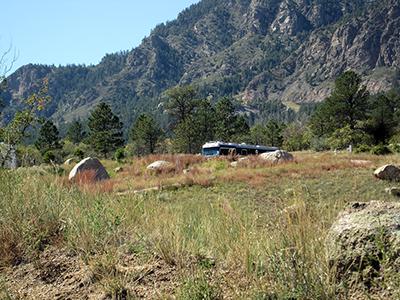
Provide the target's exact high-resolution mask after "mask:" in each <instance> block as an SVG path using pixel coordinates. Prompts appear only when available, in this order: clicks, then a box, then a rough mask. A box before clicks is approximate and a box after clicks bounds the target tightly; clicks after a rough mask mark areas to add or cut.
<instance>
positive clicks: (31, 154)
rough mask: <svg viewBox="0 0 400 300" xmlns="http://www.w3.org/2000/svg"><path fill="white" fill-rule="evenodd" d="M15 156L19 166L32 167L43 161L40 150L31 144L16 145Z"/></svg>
mask: <svg viewBox="0 0 400 300" xmlns="http://www.w3.org/2000/svg"><path fill="white" fill-rule="evenodd" d="M17 156H18V159H19V163H20V165H21V167H32V166H35V165H40V164H41V163H43V157H42V155H41V154H40V151H39V150H38V149H36V148H35V147H33V146H18V148H17Z"/></svg>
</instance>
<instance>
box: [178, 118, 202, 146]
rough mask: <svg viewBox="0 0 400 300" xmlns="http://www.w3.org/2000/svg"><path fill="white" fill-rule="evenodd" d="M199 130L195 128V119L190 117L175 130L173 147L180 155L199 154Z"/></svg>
mask: <svg viewBox="0 0 400 300" xmlns="http://www.w3.org/2000/svg"><path fill="white" fill-rule="evenodd" d="M197 133H198V130H197V128H196V126H194V120H193V117H191V116H189V117H188V118H186V119H185V120H184V121H183V122H181V123H180V124H179V125H178V126H177V127H176V128H175V138H174V140H173V145H174V149H175V151H177V152H178V153H199V152H200V149H201V146H200V147H199V141H198V139H197V136H196V135H197Z"/></svg>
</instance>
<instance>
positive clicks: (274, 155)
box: [260, 150, 294, 163]
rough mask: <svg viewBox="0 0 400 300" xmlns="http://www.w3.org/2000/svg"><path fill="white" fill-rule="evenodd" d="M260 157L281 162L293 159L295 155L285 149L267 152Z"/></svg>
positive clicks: (272, 161)
mask: <svg viewBox="0 0 400 300" xmlns="http://www.w3.org/2000/svg"><path fill="white" fill-rule="evenodd" d="M260 157H261V158H262V159H264V160H267V161H270V162H271V163H281V162H289V161H293V159H294V158H293V155H292V154H290V153H289V152H286V151H284V150H276V151H274V152H266V153H263V154H260Z"/></svg>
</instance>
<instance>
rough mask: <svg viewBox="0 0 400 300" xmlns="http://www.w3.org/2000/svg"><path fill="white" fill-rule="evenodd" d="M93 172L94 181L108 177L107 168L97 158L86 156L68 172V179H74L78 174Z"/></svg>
mask: <svg viewBox="0 0 400 300" xmlns="http://www.w3.org/2000/svg"><path fill="white" fill-rule="evenodd" d="M85 172H93V178H92V179H93V180H94V181H102V180H107V179H110V176H109V175H108V173H107V170H106V169H105V168H104V166H103V165H102V164H101V162H100V161H99V160H98V159H97V158H92V157H88V158H85V159H84V160H82V161H81V162H79V163H78V164H77V165H75V167H74V168H73V169H72V170H71V172H70V173H69V180H75V179H76V178H77V176H78V175H79V174H82V173H85Z"/></svg>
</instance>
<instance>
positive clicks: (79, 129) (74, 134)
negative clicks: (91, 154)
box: [67, 121, 86, 144]
mask: <svg viewBox="0 0 400 300" xmlns="http://www.w3.org/2000/svg"><path fill="white" fill-rule="evenodd" d="M85 136H86V132H85V131H84V129H83V125H82V123H81V122H79V121H74V122H72V124H71V125H70V126H69V127H68V131H67V138H68V140H70V141H71V142H72V143H74V144H79V143H81V142H82V140H83V139H84V138H85Z"/></svg>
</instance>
